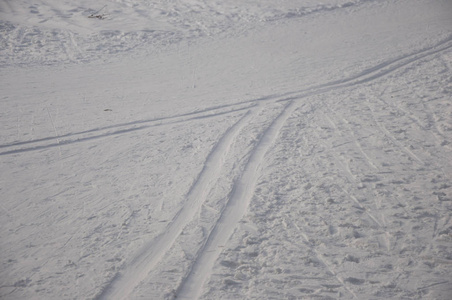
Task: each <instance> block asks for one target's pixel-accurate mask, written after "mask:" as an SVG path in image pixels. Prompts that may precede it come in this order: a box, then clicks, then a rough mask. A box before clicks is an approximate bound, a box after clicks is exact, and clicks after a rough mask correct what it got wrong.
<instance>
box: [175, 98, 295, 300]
mask: <svg viewBox="0 0 452 300" xmlns="http://www.w3.org/2000/svg"><path fill="white" fill-rule="evenodd" d="M296 107H297V106H296V105H295V102H294V101H292V102H289V103H288V104H286V106H285V107H284V109H283V110H282V112H281V113H280V114H279V115H278V116H277V117H276V119H274V120H273V122H272V124H271V125H270V126H269V127H268V128H267V130H266V131H265V132H264V134H263V135H262V137H261V139H260V140H259V142H258V143H257V145H256V146H255V148H254V149H253V152H252V154H251V156H250V157H249V160H248V163H247V165H246V167H245V169H244V171H243V173H242V175H241V177H240V179H238V181H237V182H236V183H235V184H234V187H233V189H232V193H231V195H230V197H229V201H228V203H227V205H226V207H225V208H224V210H223V211H222V213H221V216H220V218H219V219H218V221H217V223H216V224H215V226H214V228H213V229H212V231H211V232H210V234H209V236H208V238H207V241H206V243H205V244H204V246H203V247H202V249H200V251H199V254H198V257H197V260H196V261H195V263H194V264H193V266H192V268H191V270H190V273H189V274H188V276H187V277H186V279H185V280H184V281H183V282H182V284H181V286H180V288H179V289H178V291H177V293H176V295H177V298H181V299H197V298H198V297H199V296H200V294H201V289H202V286H203V284H204V282H205V281H206V279H207V278H208V277H209V275H210V273H211V269H212V268H213V265H214V263H215V260H216V259H217V257H218V256H219V255H220V253H221V250H222V248H221V246H222V245H224V244H225V243H226V242H227V241H228V240H229V238H230V237H231V235H232V233H233V232H234V230H235V228H236V225H237V223H238V222H239V221H240V220H241V219H242V218H243V216H244V215H245V213H246V211H247V208H248V205H249V203H250V202H251V199H252V196H253V194H254V190H255V188H256V184H257V180H258V178H259V174H260V172H259V171H260V168H261V165H262V162H263V160H264V157H265V154H266V153H267V151H268V150H269V148H270V147H271V146H272V145H273V144H274V142H275V140H276V138H277V137H278V135H279V132H280V130H281V128H282V126H283V125H284V124H285V122H286V120H287V118H288V117H289V116H290V115H291V114H292V112H293V111H294V110H295V109H296Z"/></svg>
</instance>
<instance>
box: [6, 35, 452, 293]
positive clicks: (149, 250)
mask: <svg viewBox="0 0 452 300" xmlns="http://www.w3.org/2000/svg"><path fill="white" fill-rule="evenodd" d="M451 41H452V38H449V39H447V40H445V41H442V42H440V43H438V44H437V45H435V46H433V47H430V48H426V49H423V50H421V51H418V52H415V53H413V54H410V55H407V56H404V57H401V58H398V59H394V60H391V61H389V62H386V63H382V64H379V65H377V66H375V67H372V68H369V69H367V70H365V71H363V72H362V73H360V74H359V75H356V76H352V77H350V78H347V79H344V80H339V81H333V82H330V83H326V84H322V85H319V86H316V87H312V88H308V89H304V90H301V91H296V92H291V93H286V94H283V95H270V96H267V97H262V98H258V99H254V100H250V101H245V102H241V103H239V104H234V105H232V106H235V105H243V104H248V105H251V106H247V107H244V108H238V109H236V110H232V112H236V111H242V110H248V111H247V112H246V113H245V115H244V116H242V117H241V119H240V120H239V121H238V122H237V123H235V124H234V125H233V126H232V127H230V128H229V129H228V130H227V131H226V133H225V134H224V135H223V136H222V137H221V138H220V139H219V141H218V143H217V144H216V146H214V148H213V149H212V151H211V153H210V154H209V156H208V158H207V160H206V162H205V164H204V168H203V170H202V171H201V173H200V175H199V177H198V179H197V180H196V182H195V183H194V184H193V186H192V187H191V189H190V191H189V192H188V194H187V199H186V202H185V203H184V206H183V207H182V208H181V210H180V211H179V212H178V213H177V214H176V216H175V217H174V219H173V220H172V222H171V223H170V224H169V225H168V227H167V228H166V230H164V232H163V233H162V234H161V235H160V236H158V237H157V238H155V239H154V240H152V241H150V242H149V243H147V245H146V246H145V247H144V248H143V249H141V250H140V251H139V252H138V253H137V254H136V256H135V257H134V258H133V259H132V260H131V262H130V263H128V264H126V265H125V266H124V269H123V270H121V271H120V272H118V273H117V274H116V275H115V276H114V278H113V279H112V280H111V281H110V283H108V284H107V285H106V287H105V288H104V289H103V290H102V292H101V293H100V294H99V295H98V296H97V297H96V299H98V300H101V299H109V298H110V297H111V296H112V295H115V299H126V298H127V297H128V296H130V294H131V293H132V292H133V290H134V288H135V287H136V286H137V285H138V284H139V283H140V282H141V281H143V280H144V279H145V278H146V277H147V275H148V274H149V272H150V271H151V270H152V269H153V268H154V267H155V266H156V265H157V264H158V263H159V262H160V261H161V260H162V258H163V257H164V256H165V253H166V252H167V251H168V250H169V249H170V248H171V246H172V245H173V244H174V243H175V241H176V240H177V238H178V236H179V235H180V234H181V232H182V231H183V229H184V227H185V226H186V225H187V224H188V223H189V222H190V221H191V220H192V219H193V218H194V216H195V215H196V213H197V212H198V211H199V210H200V208H201V206H202V204H203V203H204V201H205V199H206V197H207V195H208V193H209V191H210V190H211V189H212V188H213V186H214V184H215V182H216V180H217V179H218V176H219V172H220V171H219V170H221V168H222V165H223V163H224V160H225V158H226V156H227V154H228V152H229V150H230V147H231V144H232V143H233V141H234V139H235V138H236V137H237V136H238V134H239V132H240V130H241V129H242V128H243V126H245V124H247V123H248V122H250V121H252V116H254V115H256V114H257V112H258V111H259V108H260V107H261V106H262V104H263V103H266V102H270V103H276V102H287V104H286V105H285V107H284V109H283V110H282V112H281V113H280V114H279V115H278V116H277V117H276V118H275V119H273V121H272V123H271V125H270V126H269V127H268V128H267V129H266V131H265V132H264V133H263V134H262V135H261V137H260V138H259V139H258V141H257V142H256V145H255V147H254V149H253V150H252V153H251V154H250V156H249V159H248V162H247V164H246V166H245V169H244V171H243V173H242V174H241V176H240V177H239V178H238V179H237V181H236V182H235V183H234V186H233V189H232V191H231V193H230V195H229V200H228V202H227V203H226V206H225V207H224V209H223V211H222V212H221V214H220V216H219V218H218V219H217V221H216V222H215V224H214V225H213V227H212V228H213V229H212V230H211V231H210V233H209V234H208V236H207V238H205V241H204V244H203V246H201V248H200V249H199V250H198V253H197V256H196V260H195V261H194V262H193V263H192V265H191V268H190V269H189V270H188V271H187V273H186V276H185V277H184V279H183V280H182V282H181V284H180V285H179V287H178V288H177V289H176V293H175V295H176V297H177V298H178V299H197V298H199V296H200V295H201V293H202V288H203V286H204V284H205V282H206V281H207V280H208V278H209V277H210V275H211V272H212V268H213V266H214V263H215V261H216V259H217V258H218V257H219V255H220V253H221V252H222V246H224V244H225V243H226V242H227V241H228V240H229V238H230V237H231V235H232V234H233V232H234V230H235V228H236V226H237V224H238V223H239V222H240V220H241V219H242V218H243V217H244V215H245V214H246V211H247V208H248V205H249V203H250V201H251V199H252V197H253V194H254V191H255V187H256V183H257V180H258V178H259V169H260V166H261V164H262V162H263V160H264V158H265V154H266V153H267V151H268V150H269V148H270V147H271V146H272V145H273V143H274V141H275V140H276V138H277V137H278V134H279V132H280V130H281V128H282V127H283V126H284V124H285V122H286V120H287V119H288V118H289V117H290V115H291V114H292V113H293V112H294V110H295V109H296V108H297V107H298V106H299V105H300V102H301V101H302V100H303V99H305V98H307V97H310V96H314V95H319V94H323V93H327V92H330V91H334V90H339V89H343V88H349V87H355V86H358V85H361V84H365V83H368V82H371V81H373V80H376V79H379V78H381V77H383V76H386V75H388V74H390V73H392V72H394V71H396V70H398V69H400V68H402V67H405V66H407V65H409V64H411V63H413V62H415V61H417V60H420V59H423V58H426V57H427V56H430V55H434V54H437V53H439V52H441V51H445V50H447V49H450V48H451V47H452V43H451ZM225 107H229V106H222V107H220V109H223V108H225ZM217 109H219V108H218V107H215V108H210V109H206V110H204V111H201V112H194V113H189V114H184V115H178V116H173V117H168V118H162V119H159V120H158V121H160V122H162V121H166V122H169V121H170V120H173V119H177V118H181V117H187V116H191V115H193V114H194V115H198V114H202V113H206V112H209V111H212V110H213V111H215V110H217ZM229 112H231V111H229ZM229 112H223V113H229ZM219 114H221V113H214V114H212V115H209V116H196V117H193V118H200V117H215V116H217V115H219ZM184 121H187V120H185V119H183V120H176V121H171V122H184ZM329 121H330V122H331V123H332V124H333V125H334V127H336V125H335V124H334V122H333V121H332V120H329ZM375 121H376V120H375ZM145 122H157V121H156V120H146V121H138V122H136V123H134V124H137V123H145ZM344 122H345V123H347V122H346V120H344ZM376 123H377V124H378V126H379V127H380V126H381V125H380V124H379V123H378V122H377V121H376ZM166 124H167V123H166ZM126 125H131V123H127V124H120V125H115V126H117V127H119V126H126ZM149 126H151V125H148V126H143V127H139V128H137V129H129V130H139V129H143V128H147V127H149ZM380 129H381V130H382V132H383V133H384V134H385V135H386V136H388V137H389V138H390V139H391V140H392V142H394V143H395V144H396V145H397V146H399V147H400V149H402V150H403V151H404V152H407V151H408V153H407V154H409V155H410V157H412V158H413V159H415V160H416V161H418V162H419V163H422V161H421V160H420V159H419V158H418V157H417V156H416V155H415V154H414V153H412V152H411V151H409V150H407V149H406V147H403V146H402V145H399V143H398V142H397V141H396V140H394V138H393V137H392V136H391V135H390V133H388V132H387V130H384V128H381V127H380ZM102 130H103V129H102ZM352 134H353V132H352ZM60 138H61V137H60ZM49 139H50V138H49ZM354 141H355V144H356V145H357V148H358V149H360V152H361V154H362V155H363V157H364V158H365V160H366V161H367V163H368V164H369V166H370V167H372V168H373V169H378V168H377V167H376V166H375V165H374V164H373V163H372V160H371V158H369V157H368V155H367V154H366V153H365V152H364V150H363V149H362V147H361V146H360V144H359V142H358V140H357V139H356V137H354ZM62 144H63V145H64V141H62ZM58 145H61V144H58ZM6 146H10V145H6ZM0 147H2V146H0ZM3 147H5V146H3ZM10 152H13V151H10ZM5 154H10V153H8V152H3V153H0V155H5ZM336 160H337V161H338V162H339V159H338V158H336ZM340 165H342V166H344V165H343V164H342V163H340ZM343 170H344V172H345V173H346V174H348V176H346V177H347V178H348V181H349V182H350V183H352V184H353V183H356V182H355V181H356V179H355V177H354V176H353V174H352V173H351V172H350V170H349V169H347V167H345V166H344V167H343ZM343 191H344V193H345V194H347V195H348V197H349V198H350V199H351V200H352V201H353V202H354V203H356V205H358V207H359V208H360V209H362V210H363V212H364V213H365V214H366V215H367V216H368V217H369V218H370V219H371V220H372V221H373V222H374V223H375V224H376V225H377V226H378V227H379V228H381V230H382V231H383V233H384V235H385V237H384V239H385V241H384V243H385V244H386V245H385V248H386V249H390V248H391V245H390V239H389V237H390V234H389V232H387V230H386V229H385V225H384V224H383V223H382V221H380V220H379V219H378V218H377V217H376V216H374V214H373V213H372V210H371V209H370V208H367V207H365V206H364V205H363V204H362V203H361V202H360V201H359V200H358V199H357V198H356V197H355V196H354V195H352V194H350V193H349V192H348V191H346V190H343ZM300 231H302V230H301V229H300ZM304 236H305V235H304ZM305 240H306V242H309V241H308V239H307V237H306V236H305ZM311 249H312V251H313V252H314V253H315V254H316V257H318V259H319V260H320V261H322V263H323V264H324V265H325V267H326V268H327V269H328V270H330V272H331V273H332V274H333V275H334V276H335V277H336V278H337V280H338V281H339V282H340V283H341V285H342V286H344V288H345V289H346V290H347V291H348V292H349V293H350V294H351V295H352V296H353V298H359V297H358V296H357V294H356V292H354V291H353V290H352V289H351V288H350V286H348V285H347V284H346V283H345V281H344V280H343V279H342V278H341V277H340V276H339V275H338V274H336V272H335V271H334V269H333V268H332V267H331V266H330V265H329V264H328V263H327V262H326V261H325V259H323V258H322V257H321V255H320V254H319V253H317V252H316V249H315V248H311Z"/></svg>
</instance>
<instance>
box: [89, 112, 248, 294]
mask: <svg viewBox="0 0 452 300" xmlns="http://www.w3.org/2000/svg"><path fill="white" fill-rule="evenodd" d="M252 115H253V112H252V111H251V110H249V111H248V112H247V113H245V115H243V116H242V117H241V118H240V119H239V120H238V121H237V122H236V123H235V124H234V125H233V126H232V127H230V128H229V129H228V130H227V131H226V132H225V133H224V135H223V136H222V137H221V138H220V139H219V141H218V143H217V144H216V145H215V146H214V148H213V149H212V151H211V152H210V154H209V155H208V157H207V159H206V161H205V163H204V168H203V170H202V171H201V173H200V174H199V177H198V179H197V180H196V181H195V182H194V183H193V185H192V187H191V189H190V191H189V192H188V194H187V197H186V198H187V199H186V201H185V204H184V206H183V207H182V208H181V209H180V210H179V212H178V213H176V215H175V217H174V218H173V220H172V221H171V223H169V224H168V226H167V228H166V229H165V230H164V231H163V233H162V234H160V235H159V236H157V237H156V238H155V239H154V240H152V241H150V242H149V243H147V244H146V246H145V247H143V248H142V249H141V251H139V252H138V254H137V255H136V256H135V257H134V258H133V259H132V261H131V262H130V263H129V264H126V265H125V268H124V269H123V270H122V271H121V272H120V273H118V274H116V276H115V277H114V278H113V280H112V281H111V282H110V283H109V284H108V285H107V286H106V288H104V290H103V291H102V293H101V294H100V295H99V296H98V297H96V299H99V300H101V299H110V298H111V297H112V296H113V295H114V297H115V299H125V298H127V297H128V296H129V295H130V293H131V292H132V291H133V289H134V288H135V287H136V286H137V285H138V284H139V283H140V282H141V281H142V280H143V279H145V278H146V276H147V275H148V274H149V272H150V271H151V270H152V269H153V268H154V266H155V265H157V264H158V263H159V261H160V260H161V259H162V258H163V257H164V255H165V253H166V252H167V251H168V250H169V249H170V248H171V246H172V245H173V244H174V242H175V241H176V239H177V238H178V236H179V235H180V234H181V232H182V230H183V228H184V227H185V226H186V225H187V224H188V223H189V222H190V220H192V219H193V217H194V216H195V214H196V212H198V211H199V209H200V208H201V206H202V204H203V203H204V201H205V200H206V197H207V195H208V194H209V191H210V190H211V189H212V186H213V184H214V183H215V182H216V181H217V178H218V176H219V175H218V174H219V170H221V168H222V165H223V163H224V159H225V157H226V155H227V154H228V152H229V150H230V146H231V144H232V142H233V141H234V139H235V138H236V136H237V134H238V133H239V132H240V129H241V128H242V127H243V126H244V125H245V124H246V123H247V122H248V121H249V119H250V118H251V116H252Z"/></svg>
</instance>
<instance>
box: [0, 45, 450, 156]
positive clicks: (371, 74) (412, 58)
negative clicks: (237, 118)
mask: <svg viewBox="0 0 452 300" xmlns="http://www.w3.org/2000/svg"><path fill="white" fill-rule="evenodd" d="M450 48H452V36H450V37H449V38H447V39H445V40H443V41H441V42H439V43H438V44H436V45H434V46H431V47H428V48H424V49H422V50H420V51H417V52H414V53H412V54H408V55H405V56H402V57H399V58H396V59H393V60H389V61H387V62H384V63H381V64H378V65H376V66H374V67H371V68H368V69H366V70H364V71H363V72H361V73H359V74H357V75H354V76H351V77H348V78H345V79H341V80H335V81H331V82H329V83H325V84H321V85H317V86H313V87H310V88H306V89H302V90H298V91H292V92H288V93H283V94H273V95H268V96H265V97H261V98H256V99H252V100H247V101H243V102H238V103H234V104H230V105H222V106H215V107H211V108H206V109H204V110H201V111H196V112H190V113H186V114H179V115H174V116H169V117H163V118H154V119H145V120H138V121H133V122H127V123H120V124H115V125H111V126H105V127H100V128H95V129H90V130H86V131H81V132H76V133H68V134H63V135H60V136H58V137H55V136H50V137H46V138H42V139H35V140H30V141H21V142H14V143H10V144H4V145H0V149H2V148H5V149H9V150H6V151H3V152H0V156H2V155H10V154H17V153H22V152H28V151H34V150H42V149H46V148H52V147H61V146H65V145H69V144H73V143H79V142H84V141H89V140H94V139H99V138H103V137H107V136H114V135H120V134H124V133H128V132H133V131H138V130H143V129H147V128H150V127H154V126H161V125H167V124H174V123H183V122H186V121H190V120H194V119H200V118H210V117H216V116H219V115H223V114H227V113H233V112H237V111H243V110H247V109H249V108H250V107H251V106H254V105H257V104H258V103H261V102H277V101H291V100H293V99H298V98H303V97H307V96H312V95H318V94H322V93H326V92H328V91H330V90H334V89H340V88H346V87H352V86H357V85H360V84H364V83H367V82H370V81H373V80H376V79H378V78H381V77H383V76H385V75H388V74H391V73H393V72H394V71H396V70H398V69H400V68H402V67H405V66H407V65H409V64H411V63H414V62H416V61H418V60H421V59H423V58H426V57H428V56H431V55H434V54H437V53H440V52H442V51H445V50H448V49H450ZM243 105H250V106H245V107H242V106H243ZM227 109H229V110H227ZM223 110H226V111H223ZM209 112H212V113H210V114H208V113H209ZM115 129H116V130H115ZM111 130H114V131H111ZM24 145H31V146H27V147H23V146H24Z"/></svg>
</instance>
